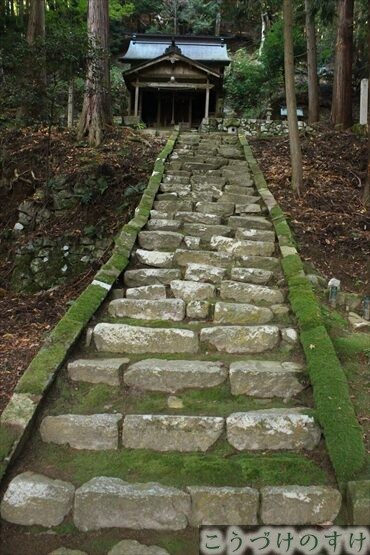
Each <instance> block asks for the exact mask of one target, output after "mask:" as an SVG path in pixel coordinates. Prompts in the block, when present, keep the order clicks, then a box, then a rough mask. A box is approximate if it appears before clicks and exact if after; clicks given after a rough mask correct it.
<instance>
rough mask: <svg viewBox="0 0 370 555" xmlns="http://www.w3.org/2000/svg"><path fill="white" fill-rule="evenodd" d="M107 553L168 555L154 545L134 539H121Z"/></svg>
mask: <svg viewBox="0 0 370 555" xmlns="http://www.w3.org/2000/svg"><path fill="white" fill-rule="evenodd" d="M108 555H170V554H169V553H168V551H166V550H165V549H162V547H158V546H156V545H150V546H148V545H143V544H141V543H139V542H137V541H136V540H123V541H121V542H119V543H118V544H117V545H115V546H114V547H113V548H112V549H111V550H110V551H109V552H108Z"/></svg>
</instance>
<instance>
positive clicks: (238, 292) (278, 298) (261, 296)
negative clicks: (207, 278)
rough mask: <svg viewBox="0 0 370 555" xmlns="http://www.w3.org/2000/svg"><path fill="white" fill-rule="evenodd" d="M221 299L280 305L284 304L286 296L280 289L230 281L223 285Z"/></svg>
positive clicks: (224, 282)
mask: <svg viewBox="0 0 370 555" xmlns="http://www.w3.org/2000/svg"><path fill="white" fill-rule="evenodd" d="M220 297H221V299H226V300H231V301H239V302H245V303H259V302H265V303H269V304H279V303H283V302H284V294H283V292H282V291H281V290H280V289H273V288H272V287H266V286H264V285H254V284H250V283H240V282H238V281H228V280H226V281H223V282H222V283H221V289H220Z"/></svg>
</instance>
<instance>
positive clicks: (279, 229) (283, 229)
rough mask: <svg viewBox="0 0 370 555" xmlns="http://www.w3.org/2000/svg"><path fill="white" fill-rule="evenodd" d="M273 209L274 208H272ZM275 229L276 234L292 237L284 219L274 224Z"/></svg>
mask: <svg viewBox="0 0 370 555" xmlns="http://www.w3.org/2000/svg"><path fill="white" fill-rule="evenodd" d="M272 210H274V208H273V209H272ZM275 231H276V234H277V235H278V236H281V235H282V236H284V237H289V239H292V232H291V231H290V227H289V226H288V224H287V222H286V221H281V222H277V223H276V225H275Z"/></svg>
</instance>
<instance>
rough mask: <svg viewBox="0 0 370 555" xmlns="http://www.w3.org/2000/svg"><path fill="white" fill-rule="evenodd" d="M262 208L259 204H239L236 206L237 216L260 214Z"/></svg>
mask: <svg viewBox="0 0 370 555" xmlns="http://www.w3.org/2000/svg"><path fill="white" fill-rule="evenodd" d="M261 212H262V208H261V207H260V205H259V204H237V205H236V206H235V213H236V214H260V213H261Z"/></svg>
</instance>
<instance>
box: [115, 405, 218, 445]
mask: <svg viewBox="0 0 370 555" xmlns="http://www.w3.org/2000/svg"><path fill="white" fill-rule="evenodd" d="M224 424H225V421H224V419H223V418H219V417H213V416H177V415H175V416H173V415H152V414H144V415H136V414H133V415H127V416H126V417H125V419H124V421H123V427H122V445H123V446H124V447H127V448H128V449H150V450H152V451H162V452H165V451H178V452H181V453H186V452H189V451H190V452H195V451H201V452H205V451H208V449H209V448H210V447H212V445H214V444H215V443H216V441H217V440H218V439H219V437H220V436H221V434H222V432H223V431H224Z"/></svg>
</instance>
